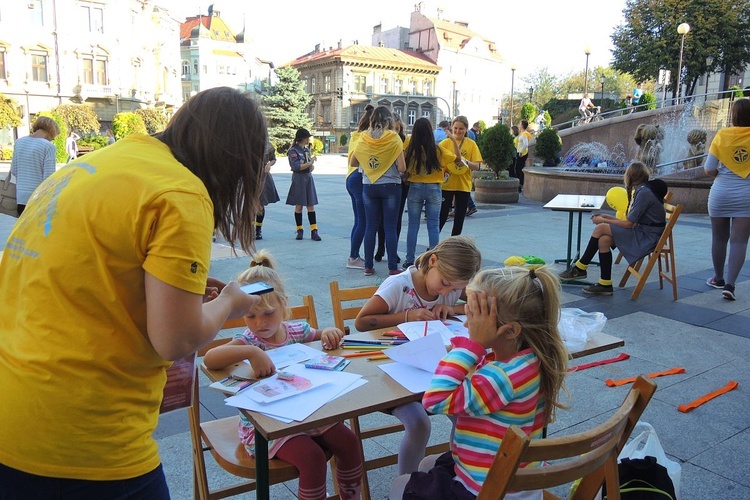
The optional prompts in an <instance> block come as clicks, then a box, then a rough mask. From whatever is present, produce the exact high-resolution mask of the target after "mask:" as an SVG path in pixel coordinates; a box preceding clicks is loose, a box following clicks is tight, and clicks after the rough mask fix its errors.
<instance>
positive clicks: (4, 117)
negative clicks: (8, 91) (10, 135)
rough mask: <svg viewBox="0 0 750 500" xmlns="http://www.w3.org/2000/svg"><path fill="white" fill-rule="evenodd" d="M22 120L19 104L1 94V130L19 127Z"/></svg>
mask: <svg viewBox="0 0 750 500" xmlns="http://www.w3.org/2000/svg"><path fill="white" fill-rule="evenodd" d="M19 125H21V118H20V117H19V116H18V103H17V102H16V101H15V100H14V99H11V98H10V97H5V96H4V95H3V94H0V128H5V127H18V126H19Z"/></svg>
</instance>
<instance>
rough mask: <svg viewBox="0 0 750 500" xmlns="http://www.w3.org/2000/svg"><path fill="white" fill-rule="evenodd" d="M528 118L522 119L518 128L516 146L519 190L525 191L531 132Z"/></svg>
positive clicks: (520, 191)
mask: <svg viewBox="0 0 750 500" xmlns="http://www.w3.org/2000/svg"><path fill="white" fill-rule="evenodd" d="M528 128H529V121H528V120H521V126H520V127H519V128H518V145H517V146H516V164H515V174H516V175H515V176H516V177H518V192H519V193H522V192H523V169H524V167H525V166H526V159H527V158H528V157H529V141H531V133H530V132H529V131H528V130H527V129H528Z"/></svg>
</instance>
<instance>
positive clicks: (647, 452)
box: [617, 421, 682, 499]
mask: <svg viewBox="0 0 750 500" xmlns="http://www.w3.org/2000/svg"><path fill="white" fill-rule="evenodd" d="M638 431H641V432H640V433H639V434H636V432H638ZM632 434H633V435H634V436H635V437H634V438H633V439H631V440H630V442H629V443H628V444H626V445H625V447H624V448H623V449H622V452H620V456H618V457H617V458H618V460H622V459H623V458H644V457H646V456H650V457H654V458H656V463H658V464H660V465H662V466H664V467H665V468H666V469H667V472H668V473H669V478H670V479H671V480H672V484H673V485H674V491H675V494H676V495H677V498H678V499H679V498H680V476H681V475H682V466H681V465H680V464H679V463H678V462H675V461H674V460H670V459H669V458H667V455H666V453H664V448H662V447H661V443H660V442H659V437H658V436H657V435H656V431H655V430H654V428H653V426H652V425H651V424H648V423H646V422H641V421H639V422H638V423H637V424H636V426H635V428H634V429H633V433H632Z"/></svg>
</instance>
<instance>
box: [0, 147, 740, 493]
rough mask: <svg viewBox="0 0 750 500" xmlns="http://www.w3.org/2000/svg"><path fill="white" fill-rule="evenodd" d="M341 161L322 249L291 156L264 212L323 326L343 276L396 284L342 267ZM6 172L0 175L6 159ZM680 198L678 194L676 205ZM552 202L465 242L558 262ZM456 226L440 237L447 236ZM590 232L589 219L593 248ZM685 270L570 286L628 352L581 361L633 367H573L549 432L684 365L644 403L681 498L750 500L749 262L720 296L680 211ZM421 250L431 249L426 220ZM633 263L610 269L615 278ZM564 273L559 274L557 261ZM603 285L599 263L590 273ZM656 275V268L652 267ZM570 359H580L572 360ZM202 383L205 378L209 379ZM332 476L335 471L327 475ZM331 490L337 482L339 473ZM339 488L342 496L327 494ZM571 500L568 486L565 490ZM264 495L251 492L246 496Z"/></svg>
mask: <svg viewBox="0 0 750 500" xmlns="http://www.w3.org/2000/svg"><path fill="white" fill-rule="evenodd" d="M345 163H346V162H345V158H344V157H341V156H339V155H324V156H322V157H321V159H320V160H319V161H318V162H317V164H316V171H315V173H314V176H315V183H316V186H317V189H318V195H319V198H320V204H319V205H318V206H317V214H318V224H319V226H320V235H321V237H322V241H321V242H315V241H312V240H311V239H310V237H309V231H308V229H307V220H306V217H305V218H304V219H305V239H304V240H302V241H296V240H295V239H294V229H295V228H294V216H293V213H292V212H293V210H292V207H290V206H287V205H285V204H284V200H285V198H286V193H287V190H288V187H289V181H290V173H289V169H288V168H287V163H286V160H285V159H284V158H280V159H279V162H278V163H277V165H276V166H275V167H274V170H273V175H274V179H275V181H276V184H277V187H278V191H279V194H280V196H281V199H282V201H281V202H279V203H276V204H272V205H269V206H268V207H267V212H266V218H265V222H264V225H263V240H262V241H259V242H258V244H257V247H258V248H266V249H268V250H270V251H271V252H272V254H273V255H274V256H275V257H276V259H277V261H278V263H279V266H280V269H281V271H282V273H283V275H284V277H285V279H286V283H287V289H288V292H289V294H290V301H291V303H292V304H293V305H295V304H299V303H301V297H302V296H303V295H307V294H312V295H313V296H314V297H315V306H316V310H317V313H318V320H319V323H320V324H321V326H328V325H332V324H333V315H332V311H331V302H330V296H329V291H328V283H329V282H330V281H333V280H337V281H339V283H340V284H341V285H342V286H343V287H353V286H363V285H370V284H378V283H380V282H381V281H382V280H383V279H385V277H386V276H387V266H386V263H385V262H380V263H376V264H375V269H376V274H375V275H374V276H371V277H365V276H364V275H363V273H362V271H357V270H351V269H346V267H345V264H346V258H347V256H348V252H349V234H350V231H351V224H352V215H351V202H350V199H349V196H348V195H347V193H346V189H345V187H344V175H345V171H346V167H345ZM0 170H3V167H2V165H0ZM675 201H676V202H679V201H680V200H675ZM542 205H543V204H542V203H538V202H532V201H529V200H526V199H525V198H523V197H521V200H520V201H519V203H517V204H510V205H500V206H490V205H482V204H480V205H479V206H478V207H479V211H478V212H477V213H476V214H475V215H473V216H471V217H468V218H467V221H466V223H465V225H464V234H465V235H468V236H471V237H473V238H475V240H476V244H477V246H478V247H479V249H480V250H481V251H482V255H483V266H484V267H491V266H498V265H502V262H503V261H504V260H505V259H506V258H507V257H508V256H510V255H529V254H531V255H536V256H539V257H541V258H543V259H544V260H545V261H547V262H553V261H554V259H556V258H561V257H563V256H564V254H565V245H566V237H567V222H568V221H567V219H568V217H567V214H566V213H564V212H550V211H548V210H545V209H543V208H542ZM406 219H407V217H406V216H404V223H403V224H404V228H403V230H402V235H401V240H400V242H399V255H400V256H401V257H402V258H403V256H404V254H405V237H406V225H407V220H406ZM14 220H15V219H13V218H11V217H7V216H4V215H0V241H1V242H3V243H4V242H5V240H6V239H7V236H8V234H9V233H10V230H11V228H12V225H13V222H14ZM450 225H451V221H450V220H449V221H448V224H447V226H446V227H445V228H444V230H443V233H442V235H443V236H444V235H445V234H449V231H450ZM589 233H590V231H589V228H588V227H587V222H584V228H583V235H584V236H583V239H584V241H583V242H582V244H583V245H585V243H586V241H585V240H586V239H587V238H588V235H589ZM674 234H675V248H676V268H677V274H678V287H679V299H678V300H677V301H673V300H672V293H671V290H669V289H664V290H659V287H658V280H657V279H656V278H654V276H653V275H652V277H651V278H650V279H649V283H648V284H647V285H646V288H645V289H644V291H643V293H642V294H641V296H640V297H639V299H638V300H636V301H631V300H630V293H631V292H632V288H633V286H634V285H635V282H634V281H633V280H632V279H631V281H630V282H629V283H628V285H629V286H627V287H626V288H625V289H618V288H615V293H614V295H613V296H611V297H597V296H595V297H589V296H585V295H584V294H583V293H582V292H581V289H580V287H578V286H575V285H564V286H563V293H562V301H563V303H564V306H565V307H578V308H581V309H584V310H586V311H601V312H603V313H604V314H605V315H606V316H607V318H608V321H607V324H606V326H605V328H604V331H605V332H606V333H609V334H612V335H615V336H618V337H621V338H623V339H624V340H625V346H624V347H622V348H620V349H617V350H614V351H609V352H606V353H601V354H598V355H595V356H591V357H588V358H586V359H585V360H584V361H581V362H589V361H594V360H597V359H605V358H609V357H613V356H616V355H618V354H619V353H621V352H626V353H628V354H630V356H631V357H630V359H629V360H627V361H624V362H620V363H616V364H611V365H606V366H602V367H597V368H592V369H589V370H585V371H581V372H577V373H572V374H571V375H570V376H569V377H568V379H567V386H568V389H569V391H570V400H569V405H570V408H569V410H566V411H561V412H559V416H558V420H557V422H555V423H554V424H552V425H551V426H550V428H549V429H550V434H551V435H555V434H558V433H559V434H566V433H571V432H575V431H579V430H583V429H586V428H589V427H592V426H593V425H596V424H597V423H600V422H602V421H603V420H605V419H606V418H607V417H608V416H610V415H611V414H612V412H613V411H614V409H615V408H616V407H617V406H618V405H619V404H620V403H621V401H622V398H623V397H624V395H625V394H626V392H627V390H628V388H627V387H618V388H609V387H607V386H606V385H605V384H604V380H605V379H607V378H622V377H628V376H633V375H637V374H639V373H651V372H655V371H660V370H665V369H668V368H672V367H675V366H681V367H684V368H685V369H686V373H685V374H684V375H675V376H670V377H663V378H660V379H657V383H658V386H659V388H658V390H657V392H656V394H655V396H654V399H653V400H652V402H651V403H650V405H649V406H648V408H647V409H646V412H645V414H644V417H643V420H645V421H647V422H649V423H651V424H652V425H653V426H654V427H655V429H656V431H657V432H658V435H659V438H660V440H661V443H662V446H663V447H664V449H665V450H666V452H667V454H668V455H669V456H670V457H671V458H672V459H673V460H677V461H679V462H680V463H681V464H682V483H681V498H683V499H747V498H750V461H748V460H747V449H748V447H749V446H750V413H748V411H747V409H748V408H750V398H749V397H748V387H750V372H749V371H748V370H747V360H748V357H750V321H749V320H750V286H749V284H748V280H750V266H748V265H747V264H746V265H745V267H744V269H743V273H742V275H741V276H740V278H739V279H738V284H737V297H738V300H737V301H733V302H730V301H727V300H725V299H723V298H722V296H721V292H720V291H719V290H714V289H712V288H709V287H707V286H706V284H705V280H706V279H707V278H708V277H710V276H711V274H712V269H711V258H710V245H711V230H710V221H709V218H708V216H707V215H693V214H683V215H681V216H680V220H679V221H678V222H677V225H676V227H675V231H674ZM418 244H419V246H418V251H420V249H421V250H424V249H425V246H426V244H427V231H426V227H425V225H424V222H423V223H422V227H421V229H420V233H419V240H418ZM212 257H213V258H212V264H211V266H212V267H211V275H212V276H215V277H217V278H220V279H224V280H229V279H232V278H233V277H235V276H236V275H237V274H238V273H239V272H240V271H242V270H243V269H244V268H245V267H246V266H247V265H248V261H249V260H248V258H247V257H246V256H244V255H240V256H233V255H232V252H231V251H230V249H228V248H227V247H226V246H224V245H223V244H222V242H221V241H219V242H218V243H216V244H215V245H214V253H213V256H212ZM624 268H625V267H624V264H621V265H616V266H614V270H613V278H614V280H615V283H618V282H619V279H620V277H621V275H622V272H623V271H624ZM558 269H559V270H562V267H561V266H558ZM590 272H591V273H592V274H593V276H594V278H595V277H596V276H597V271H596V268H592V270H591V271H590ZM652 274H653V273H652ZM573 364H576V362H574V363H573ZM730 380H736V381H737V382H739V389H737V390H735V391H732V392H730V393H728V394H726V395H723V396H721V397H719V398H717V399H715V400H713V401H711V402H709V403H707V404H705V405H703V406H701V407H699V408H698V409H696V410H694V411H692V412H690V413H687V414H684V413H680V412H678V411H677V406H678V405H680V404H684V403H687V402H690V401H692V400H694V399H695V398H697V397H699V396H701V395H703V394H705V393H707V392H710V391H713V390H715V389H718V388H719V387H721V386H723V385H725V384H726V383H727V382H729V381H730ZM202 383H203V385H207V384H208V381H207V380H206V379H205V378H204V379H202ZM201 405H202V415H203V417H202V418H203V419H209V418H221V417H225V416H230V415H233V414H234V412H235V411H236V410H234V409H233V408H229V407H226V406H224V404H223V401H222V397H221V395H220V394H218V393H215V394H214V393H213V392H212V391H210V390H204V391H202V395H201ZM392 419H393V417H390V416H387V415H379V414H378V415H370V416H368V417H367V418H366V419H364V423H363V425H374V424H376V423H381V422H387V421H390V420H392ZM432 419H433V435H432V438H431V441H432V442H439V441H441V440H445V439H446V436H447V435H448V433H449V432H450V424H449V422H448V420H447V419H446V418H445V417H443V416H434V417H432ZM155 437H156V439H157V440H158V442H159V446H160V452H161V456H162V460H163V463H164V468H165V473H166V475H167V479H168V482H169V486H170V490H171V493H172V498H174V499H179V500H182V499H189V498H192V496H193V481H192V465H191V464H192V455H191V449H190V437H189V432H188V424H187V416H186V415H185V412H182V411H178V412H175V413H172V414H168V415H164V416H162V417H161V420H160V423H159V427H158V428H157V430H156V432H155ZM399 442H400V436H398V435H396V436H386V437H382V438H377V439H372V440H369V441H368V442H367V443H365V453H366V454H367V455H368V457H374V456H378V455H379V454H385V453H392V452H396V451H397V449H398V445H399ZM208 462H209V463H210V464H212V465H211V467H210V469H209V475H210V478H211V481H212V484H217V485H218V484H226V483H229V482H231V481H232V480H233V478H232V477H231V476H229V475H227V474H225V473H223V471H222V470H220V468H219V467H218V466H216V465H215V464H213V463H212V460H209V461H208ZM329 475H330V474H329ZM395 475H396V472H395V467H388V468H384V469H381V470H378V471H373V472H370V475H369V477H370V485H371V490H372V494H373V498H377V499H383V498H387V495H388V488H389V485H390V481H391V479H392V478H393V477H395ZM329 483H330V478H329ZM331 491H332V490H331ZM556 492H557V493H558V494H564V493H565V488H559V489H558V490H556ZM295 493H296V484H295V482H289V483H285V484H283V485H276V486H274V487H272V489H271V497H272V498H274V499H286V498H295ZM245 497H246V498H254V494H249V495H246V496H245Z"/></svg>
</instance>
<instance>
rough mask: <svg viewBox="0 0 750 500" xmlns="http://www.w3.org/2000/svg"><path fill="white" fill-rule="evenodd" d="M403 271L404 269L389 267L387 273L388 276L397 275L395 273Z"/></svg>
mask: <svg viewBox="0 0 750 500" xmlns="http://www.w3.org/2000/svg"><path fill="white" fill-rule="evenodd" d="M403 272H404V270H403V269H389V270H388V275H389V276H395V275H397V274H401V273H403Z"/></svg>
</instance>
